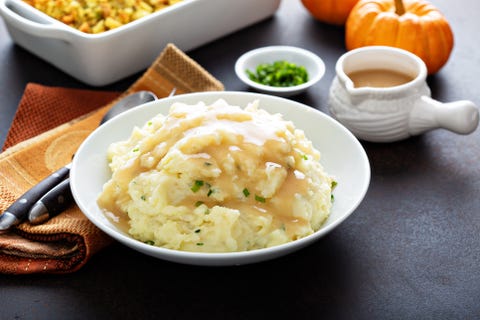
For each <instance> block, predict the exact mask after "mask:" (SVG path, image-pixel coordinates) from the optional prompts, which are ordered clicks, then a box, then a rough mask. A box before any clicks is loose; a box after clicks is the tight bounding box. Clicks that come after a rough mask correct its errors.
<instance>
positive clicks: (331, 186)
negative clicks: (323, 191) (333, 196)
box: [330, 180, 338, 190]
mask: <svg viewBox="0 0 480 320" xmlns="http://www.w3.org/2000/svg"><path fill="white" fill-rule="evenodd" d="M337 184H338V182H337V181H335V180H333V181H332V184H331V185H330V188H331V189H332V190H333V189H335V187H336V186H337Z"/></svg>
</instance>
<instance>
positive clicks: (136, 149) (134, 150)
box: [132, 148, 140, 152]
mask: <svg viewBox="0 0 480 320" xmlns="http://www.w3.org/2000/svg"><path fill="white" fill-rule="evenodd" d="M139 150H140V149H139V148H135V149H133V150H132V151H133V152H138V151H139Z"/></svg>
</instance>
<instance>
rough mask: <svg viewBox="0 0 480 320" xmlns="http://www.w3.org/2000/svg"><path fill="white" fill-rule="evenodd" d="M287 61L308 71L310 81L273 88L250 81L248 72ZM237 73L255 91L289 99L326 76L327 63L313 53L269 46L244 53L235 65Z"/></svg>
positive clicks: (294, 48) (288, 47) (295, 48)
mask: <svg viewBox="0 0 480 320" xmlns="http://www.w3.org/2000/svg"><path fill="white" fill-rule="evenodd" d="M278 60H286V61H288V62H292V63H295V64H296V65H298V66H304V67H305V69H307V72H308V76H309V80H308V81H307V82H306V83H303V84H301V85H298V86H293V87H273V86H267V85H264V84H260V83H257V82H255V81H252V80H250V78H249V77H248V75H247V73H246V70H251V71H253V72H254V71H255V69H256V68H257V66H258V65H259V64H262V63H273V62H275V61H278ZM235 73H236V74H237V76H238V78H240V80H241V81H243V82H244V83H245V84H247V85H248V86H250V87H251V88H253V89H254V90H255V91H258V92H262V93H269V94H273V95H276V96H280V97H289V96H293V95H296V94H299V93H301V92H304V91H305V90H307V89H308V88H310V87H311V86H313V85H314V84H315V83H317V82H318V81H320V79H321V78H322V77H323V75H324V74H325V63H324V62H323V60H322V59H321V58H320V57H319V56H317V55H316V54H314V53H313V52H311V51H308V50H305V49H302V48H297V47H291V46H269V47H263V48H258V49H255V50H251V51H248V52H246V53H244V54H243V55H242V56H240V58H238V60H237V62H236V63H235Z"/></svg>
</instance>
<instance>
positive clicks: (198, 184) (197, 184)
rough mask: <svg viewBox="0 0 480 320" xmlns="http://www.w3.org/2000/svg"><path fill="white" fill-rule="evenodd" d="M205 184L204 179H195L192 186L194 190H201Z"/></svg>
mask: <svg viewBox="0 0 480 320" xmlns="http://www.w3.org/2000/svg"><path fill="white" fill-rule="evenodd" d="M202 186H203V181H202V180H195V183H194V184H193V186H192V187H191V188H190V189H191V190H192V191H193V192H197V191H198V190H200V188H201V187H202Z"/></svg>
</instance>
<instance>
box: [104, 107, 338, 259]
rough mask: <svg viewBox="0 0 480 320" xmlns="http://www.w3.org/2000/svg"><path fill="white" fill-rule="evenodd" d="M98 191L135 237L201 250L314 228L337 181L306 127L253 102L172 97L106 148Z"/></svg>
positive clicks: (238, 247)
mask: <svg viewBox="0 0 480 320" xmlns="http://www.w3.org/2000/svg"><path fill="white" fill-rule="evenodd" d="M108 158H109V161H110V168H111V170H112V178H111V180H109V181H108V182H107V183H106V184H105V186H104V190H103V192H102V193H101V195H100V197H99V198H98V203H99V205H100V207H102V208H103V209H105V211H106V212H107V213H108V214H109V215H110V216H111V217H114V218H115V219H116V220H117V221H119V223H121V221H122V220H124V221H128V226H129V227H128V232H129V233H130V234H131V235H132V236H133V237H134V238H136V239H138V240H141V241H144V242H147V243H151V244H154V245H157V246H161V247H165V248H170V249H177V250H185V251H203V252H231V251H244V250H253V249H259V248H265V247H270V246H275V245H279V244H282V243H286V242H289V241H293V240H296V239H299V238H302V237H305V236H307V235H309V234H311V233H313V232H314V231H316V230H318V229H319V228H320V227H321V225H322V224H323V223H324V222H325V220H326V219H327V218H328V216H329V212H330V208H331V205H332V204H331V191H332V186H333V185H334V181H333V179H332V177H330V176H329V175H327V174H326V173H325V172H324V170H323V168H322V166H321V164H320V163H319V162H318V160H319V158H320V154H319V152H318V151H317V150H315V149H314V148H313V146H312V143H311V142H310V141H309V140H308V139H307V138H306V137H305V136H304V133H303V131H301V130H298V129H295V128H294V126H293V124H292V123H291V122H289V121H285V120H283V119H282V117H281V115H279V114H275V115H272V114H269V113H267V112H266V111H264V110H262V109H259V108H258V107H257V102H254V103H252V104H250V105H248V106H247V107H245V108H244V109H242V108H241V107H238V106H231V105H228V104H227V103H226V102H225V101H223V100H218V101H216V102H215V103H213V104H212V105H206V104H204V103H198V104H196V105H186V104H182V103H175V104H173V105H172V106H171V109H170V112H169V114H168V115H167V116H163V115H158V116H156V117H155V118H153V119H151V120H150V121H149V122H147V123H146V124H145V125H144V126H143V127H142V128H135V129H134V131H133V133H132V135H131V136H130V138H129V139H128V140H126V141H121V142H117V143H113V144H112V145H111V146H110V147H109V149H108Z"/></svg>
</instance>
